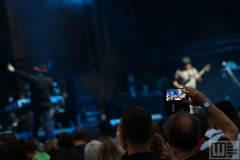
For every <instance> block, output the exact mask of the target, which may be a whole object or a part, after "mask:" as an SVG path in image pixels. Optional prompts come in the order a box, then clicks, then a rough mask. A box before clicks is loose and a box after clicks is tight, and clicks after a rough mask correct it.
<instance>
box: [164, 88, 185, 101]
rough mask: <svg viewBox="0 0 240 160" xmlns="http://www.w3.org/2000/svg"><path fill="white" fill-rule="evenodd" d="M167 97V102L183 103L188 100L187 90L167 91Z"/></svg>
mask: <svg viewBox="0 0 240 160" xmlns="http://www.w3.org/2000/svg"><path fill="white" fill-rule="evenodd" d="M165 95H166V101H183V100H187V99H188V97H187V95H186V94H185V89H167V90H166V94H165Z"/></svg>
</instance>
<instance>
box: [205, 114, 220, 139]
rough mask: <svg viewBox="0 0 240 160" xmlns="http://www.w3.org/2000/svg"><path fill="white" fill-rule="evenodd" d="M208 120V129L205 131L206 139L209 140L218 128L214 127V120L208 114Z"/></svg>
mask: <svg viewBox="0 0 240 160" xmlns="http://www.w3.org/2000/svg"><path fill="white" fill-rule="evenodd" d="M207 120H208V126H209V127H208V130H207V132H206V133H205V139H206V140H209V139H210V138H212V136H213V134H214V133H216V131H217V130H216V129H214V121H213V119H212V118H211V117H210V116H209V115H208V114H207Z"/></svg>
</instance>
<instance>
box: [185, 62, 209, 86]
mask: <svg viewBox="0 0 240 160" xmlns="http://www.w3.org/2000/svg"><path fill="white" fill-rule="evenodd" d="M210 67H211V65H210V64H207V65H206V66H205V67H204V68H203V69H202V70H201V71H200V72H199V73H198V75H199V77H201V76H202V75H203V74H204V73H205V72H209V71H210ZM196 80H197V79H196V78H195V77H193V78H191V79H190V80H189V81H188V82H187V83H186V84H185V86H191V85H192V84H193V83H195V82H196Z"/></svg>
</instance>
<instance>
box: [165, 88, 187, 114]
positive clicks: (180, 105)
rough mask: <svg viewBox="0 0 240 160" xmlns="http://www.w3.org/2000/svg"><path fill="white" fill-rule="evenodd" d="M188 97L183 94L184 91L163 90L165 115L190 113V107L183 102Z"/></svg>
mask: <svg viewBox="0 0 240 160" xmlns="http://www.w3.org/2000/svg"><path fill="white" fill-rule="evenodd" d="M188 99H189V97H188V96H187V95H186V94H185V89H184V88H182V89H166V90H163V100H164V108H165V114H166V115H172V114H175V113H177V112H179V111H181V110H184V111H187V112H190V107H189V105H188V104H187V103H185V102H183V101H184V100H188Z"/></svg>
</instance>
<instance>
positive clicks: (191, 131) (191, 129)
mask: <svg viewBox="0 0 240 160" xmlns="http://www.w3.org/2000/svg"><path fill="white" fill-rule="evenodd" d="M163 128H164V131H165V133H166V134H167V136H168V139H169V143H170V145H172V146H175V147H177V148H179V149H182V150H185V151H188V150H192V149H194V148H195V147H196V146H197V144H198V141H199V139H200V133H201V132H200V129H199V123H198V120H197V118H196V117H194V116H193V115H191V114H190V113H188V112H178V113H177V114H175V115H173V116H172V117H171V118H170V119H169V120H168V121H167V122H166V123H165V125H164V127H163Z"/></svg>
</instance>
